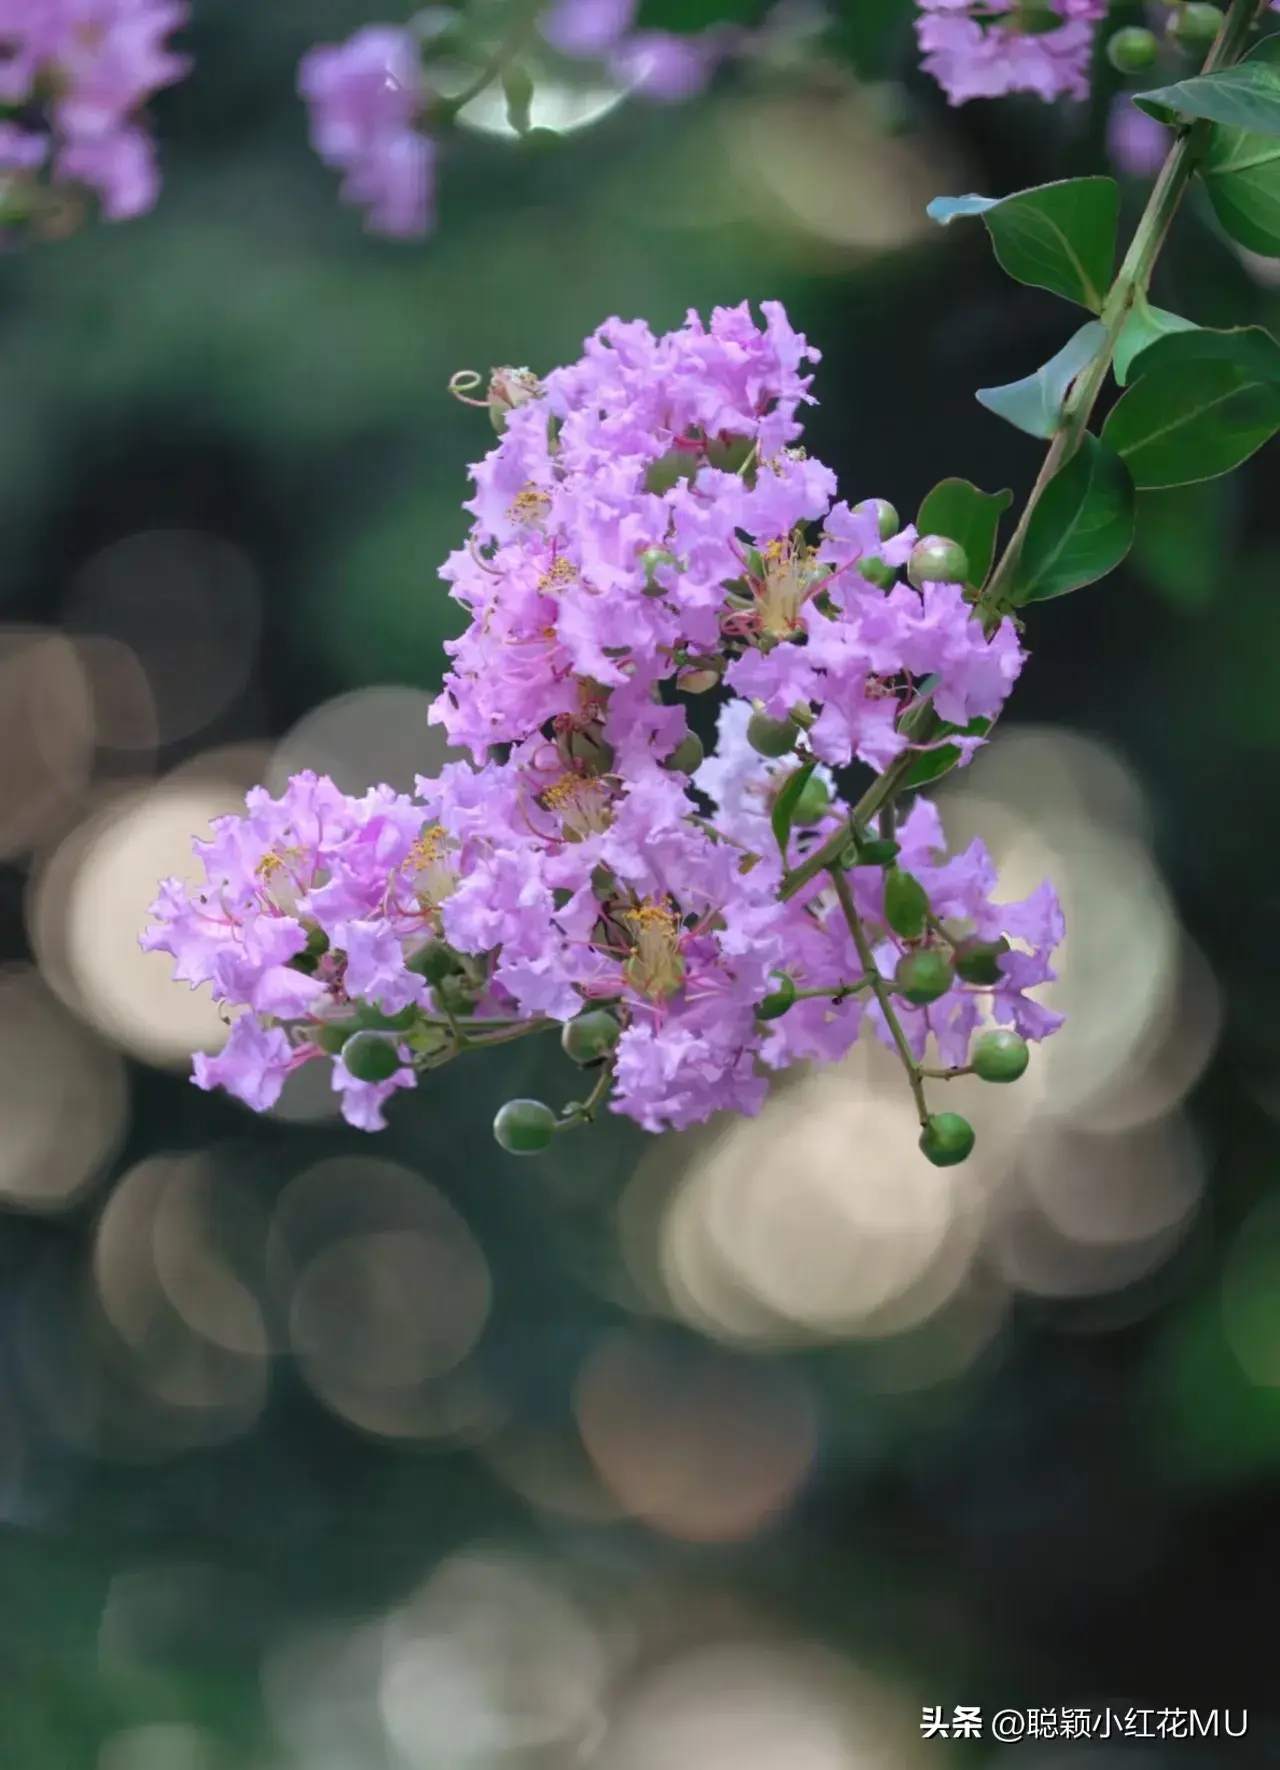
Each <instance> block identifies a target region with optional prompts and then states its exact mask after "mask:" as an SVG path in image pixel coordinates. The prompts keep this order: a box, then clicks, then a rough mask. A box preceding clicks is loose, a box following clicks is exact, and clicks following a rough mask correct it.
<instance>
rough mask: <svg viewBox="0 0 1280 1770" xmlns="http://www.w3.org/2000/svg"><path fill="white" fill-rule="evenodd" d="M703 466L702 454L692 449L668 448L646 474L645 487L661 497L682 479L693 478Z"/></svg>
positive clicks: (647, 490)
mask: <svg viewBox="0 0 1280 1770" xmlns="http://www.w3.org/2000/svg"><path fill="white" fill-rule="evenodd" d="M701 466H702V456H701V455H699V454H695V453H694V451H693V450H692V449H668V450H667V452H666V454H665V455H662V456H660V457H659V459H658V460H656V461H654V462H653V463H652V465H651V466H650V467H649V470H648V472H647V473H646V474H645V476H644V489H645V491H646V492H651V493H653V494H654V496H655V497H659V498H660V497H661V496H662V494H663V492H669V491H670V490H671V488H672V486H674V485H678V484H679V483H680V481H681V480H682V479H693V478H694V477H695V475H696V474H697V471H698V469H699V467H701Z"/></svg>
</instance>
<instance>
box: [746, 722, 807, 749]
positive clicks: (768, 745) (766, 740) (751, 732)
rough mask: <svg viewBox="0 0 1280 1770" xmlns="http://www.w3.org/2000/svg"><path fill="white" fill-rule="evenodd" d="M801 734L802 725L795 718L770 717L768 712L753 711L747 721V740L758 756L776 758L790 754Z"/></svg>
mask: <svg viewBox="0 0 1280 1770" xmlns="http://www.w3.org/2000/svg"><path fill="white" fill-rule="evenodd" d="M799 736H800V727H799V726H798V725H797V724H796V723H795V721H794V720H793V719H770V718H769V716H768V714H767V713H753V714H752V715H751V718H750V719H749V720H748V721H747V742H748V743H749V744H750V745H751V748H752V749H753V750H754V751H755V752H756V754H757V756H768V757H770V758H771V759H774V760H776V759H777V758H778V757H779V756H789V755H790V754H791V752H792V750H794V749H795V747H796V739H797V738H798V737H799Z"/></svg>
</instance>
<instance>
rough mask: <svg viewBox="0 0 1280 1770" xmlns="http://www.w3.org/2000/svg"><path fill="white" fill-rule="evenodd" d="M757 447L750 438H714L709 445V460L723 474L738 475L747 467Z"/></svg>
mask: <svg viewBox="0 0 1280 1770" xmlns="http://www.w3.org/2000/svg"><path fill="white" fill-rule="evenodd" d="M755 447H756V445H755V443H754V442H752V440H751V439H750V437H746V436H730V437H725V438H723V439H722V438H720V437H718V436H717V437H713V438H712V440H711V441H710V442H709V443H708V444H707V460H708V461H709V462H710V464H711V465H712V466H713V467H718V468H719V469H720V471H721V473H738V472H740V471H741V470H742V468H743V467H745V466H746V464H747V462H748V461H749V460H750V459H751V455H752V453H753V451H754V449H755Z"/></svg>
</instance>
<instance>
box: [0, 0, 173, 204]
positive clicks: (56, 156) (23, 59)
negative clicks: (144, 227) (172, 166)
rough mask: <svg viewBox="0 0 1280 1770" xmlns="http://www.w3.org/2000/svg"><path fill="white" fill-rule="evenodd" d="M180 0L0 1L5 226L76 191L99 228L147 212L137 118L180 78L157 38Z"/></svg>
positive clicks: (142, 131)
mask: <svg viewBox="0 0 1280 1770" xmlns="http://www.w3.org/2000/svg"><path fill="white" fill-rule="evenodd" d="M187 11H188V9H187V6H186V5H185V4H184V3H183V0H0V105H3V107H4V108H5V110H6V111H7V113H8V115H7V117H6V118H5V120H4V121H3V122H0V181H2V184H3V197H4V209H5V211H6V213H7V214H8V215H9V216H10V217H14V218H19V217H20V218H25V217H26V216H27V215H33V216H39V214H40V213H41V212H42V211H44V210H46V209H48V210H53V209H55V208H56V205H57V200H58V194H59V193H61V194H64V195H65V194H66V193H68V192H71V191H77V190H81V189H88V190H91V191H93V192H94V193H95V194H96V195H97V198H98V201H99V206H100V209H101V213H102V214H103V216H104V217H105V218H106V219H107V220H108V221H124V220H128V219H129V218H131V217H132V216H135V215H140V214H142V213H143V212H144V211H145V210H147V209H149V208H151V206H152V204H153V203H154V202H155V199H156V193H157V190H158V188H159V175H158V172H157V169H156V160H155V151H154V148H153V145H152V142H151V138H150V136H149V134H148V133H147V130H146V127H145V124H144V123H143V121H142V119H141V111H142V107H143V105H144V104H145V103H146V100H147V99H148V98H149V97H150V95H151V94H152V93H153V92H156V91H158V90H159V89H160V88H161V87H163V86H168V85H171V84H172V83H173V81H175V80H178V79H180V78H181V77H182V76H183V75H184V74H185V73H186V72H187V69H188V65H189V64H188V61H187V58H186V57H185V56H183V55H178V54H175V53H174V52H173V51H172V50H171V49H170V48H169V47H168V46H167V39H168V37H169V36H170V35H171V34H172V33H173V32H174V31H176V30H178V29H179V28H180V27H181V26H182V25H184V24H185V23H186V21H187Z"/></svg>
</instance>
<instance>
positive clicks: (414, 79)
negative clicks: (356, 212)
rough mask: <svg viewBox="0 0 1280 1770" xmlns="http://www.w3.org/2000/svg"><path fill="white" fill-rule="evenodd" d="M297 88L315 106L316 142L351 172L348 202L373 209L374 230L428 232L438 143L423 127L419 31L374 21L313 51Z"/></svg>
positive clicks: (325, 156)
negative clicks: (338, 41)
mask: <svg viewBox="0 0 1280 1770" xmlns="http://www.w3.org/2000/svg"><path fill="white" fill-rule="evenodd" d="M298 90H299V92H300V94H301V95H302V97H303V98H304V99H305V100H306V102H307V105H308V107H309V110H310V116H311V144H312V146H313V147H314V148H315V151H316V153H317V154H318V155H319V156H320V158H321V159H322V160H323V161H324V163H325V165H326V166H331V167H333V168H335V169H336V170H338V171H340V172H342V173H343V174H345V177H344V181H343V185H342V197H343V200H344V201H345V202H348V203H355V204H357V205H358V206H359V207H360V208H362V209H364V210H365V211H366V225H367V226H368V227H369V229H370V230H371V231H372V232H376V233H382V234H388V235H392V236H397V237H401V238H407V237H411V236H414V235H419V234H424V233H426V232H427V231H428V229H429V227H430V225H431V220H432V187H433V180H434V174H435V143H434V142H433V141H432V140H431V139H430V138H429V137H428V136H426V135H424V134H423V133H422V132H421V130H420V129H419V128H418V127H417V121H418V117H419V115H420V113H421V110H422V106H423V101H424V96H425V92H424V85H423V78H422V62H421V57H420V53H419V48H418V43H417V40H416V39H415V38H414V36H413V35H412V33H411V32H409V31H407V30H405V29H403V28H402V27H400V26H396V25H368V26H366V27H365V29H363V30H360V31H357V32H356V34H355V35H354V36H353V37H350V38H348V39H347V41H346V42H345V43H341V44H337V45H327V44H326V45H321V46H320V47H318V48H315V49H312V50H310V51H309V52H308V53H307V55H306V56H304V57H303V60H302V65H301V67H300V68H299V70H298Z"/></svg>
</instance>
